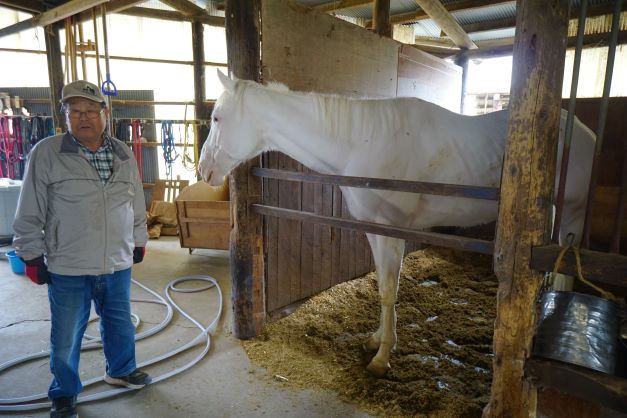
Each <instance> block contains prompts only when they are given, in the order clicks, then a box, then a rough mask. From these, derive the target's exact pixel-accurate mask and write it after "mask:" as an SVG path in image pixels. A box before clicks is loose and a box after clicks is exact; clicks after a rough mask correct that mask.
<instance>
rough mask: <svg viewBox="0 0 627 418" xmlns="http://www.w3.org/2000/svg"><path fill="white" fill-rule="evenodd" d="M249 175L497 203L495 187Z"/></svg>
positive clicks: (270, 172)
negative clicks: (494, 201)
mask: <svg viewBox="0 0 627 418" xmlns="http://www.w3.org/2000/svg"><path fill="white" fill-rule="evenodd" d="M252 174H253V175H255V176H260V177H267V178H273V179H278V180H289V181H304V182H308V183H322V184H333V185H338V186H348V187H362V188H369V189H383V190H393V191H396V192H409V193H425V194H434V195H442V196H452V197H466V198H470V199H484V200H498V199H499V189H498V188H496V187H480V186H463V185H458V184H446V183H428V182H422V181H407V180H389V179H381V178H368V177H353V176H337V175H330V174H313V173H312V174H309V173H300V172H296V171H284V170H276V169H271V168H254V169H253V170H252Z"/></svg>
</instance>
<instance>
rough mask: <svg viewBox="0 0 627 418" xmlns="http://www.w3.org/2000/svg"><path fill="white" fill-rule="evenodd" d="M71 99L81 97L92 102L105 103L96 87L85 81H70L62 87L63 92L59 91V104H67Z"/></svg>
mask: <svg viewBox="0 0 627 418" xmlns="http://www.w3.org/2000/svg"><path fill="white" fill-rule="evenodd" d="M72 97H82V98H84V99H87V100H93V101H94V102H98V103H106V100H105V98H104V96H103V95H102V93H101V92H100V89H99V88H98V86H96V85H95V84H92V83H90V82H89V81H85V80H76V81H72V82H71V83H68V84H66V85H65V86H64V87H63V90H61V103H65V102H67V101H68V100H69V99H71V98H72Z"/></svg>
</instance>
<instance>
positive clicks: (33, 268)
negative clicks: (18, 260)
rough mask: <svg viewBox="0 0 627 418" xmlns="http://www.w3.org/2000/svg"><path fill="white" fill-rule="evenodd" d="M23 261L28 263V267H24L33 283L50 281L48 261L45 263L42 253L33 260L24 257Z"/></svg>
mask: <svg viewBox="0 0 627 418" xmlns="http://www.w3.org/2000/svg"><path fill="white" fill-rule="evenodd" d="M22 261H24V264H26V267H25V268H24V270H25V271H26V275H27V276H28V278H29V279H30V280H31V281H32V282H33V283H36V284H46V283H50V275H49V274H48V267H46V263H44V256H43V255H40V256H39V257H37V258H34V259H32V260H24V259H22Z"/></svg>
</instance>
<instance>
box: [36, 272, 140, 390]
mask: <svg viewBox="0 0 627 418" xmlns="http://www.w3.org/2000/svg"><path fill="white" fill-rule="evenodd" d="M50 279H51V283H50V284H49V285H48V299H49V300H50V313H51V322H52V326H51V331H50V371H51V372H52V375H53V379H52V383H51V384H50V389H49V390H48V397H49V398H50V399H54V398H58V397H59V396H75V395H77V394H78V393H79V392H80V391H81V389H82V388H83V385H82V384H81V379H80V377H79V375H78V364H79V359H80V352H81V350H80V348H81V342H82V339H83V334H84V333H85V329H86V328H87V321H88V320H89V312H90V309H91V301H92V300H93V301H94V306H95V308H96V313H97V314H98V316H100V335H101V337H102V344H103V349H104V354H105V358H106V373H107V374H108V375H109V376H113V377H120V376H125V375H127V374H129V373H131V372H132V371H133V370H135V367H136V365H135V327H134V326H133V323H132V321H131V301H130V297H131V269H130V268H128V269H126V270H122V271H116V272H114V273H113V274H102V275H100V276H64V275H61V274H54V273H50Z"/></svg>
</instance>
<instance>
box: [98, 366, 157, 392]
mask: <svg viewBox="0 0 627 418" xmlns="http://www.w3.org/2000/svg"><path fill="white" fill-rule="evenodd" d="M104 381H105V382H107V383H108V384H110V385H116V386H126V387H127V388H130V389H141V388H143V387H144V386H146V385H147V384H149V383H150V382H152V377H150V376H149V375H148V373H144V372H142V371H141V370H139V369H135V370H134V371H133V372H132V373H131V374H127V375H126V376H120V377H113V376H109V375H108V374H105V377H104Z"/></svg>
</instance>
